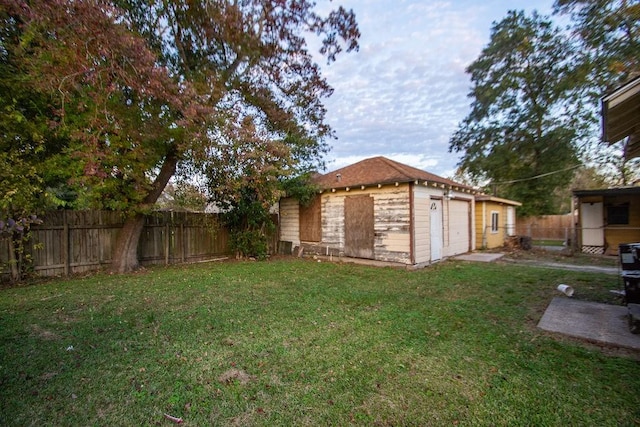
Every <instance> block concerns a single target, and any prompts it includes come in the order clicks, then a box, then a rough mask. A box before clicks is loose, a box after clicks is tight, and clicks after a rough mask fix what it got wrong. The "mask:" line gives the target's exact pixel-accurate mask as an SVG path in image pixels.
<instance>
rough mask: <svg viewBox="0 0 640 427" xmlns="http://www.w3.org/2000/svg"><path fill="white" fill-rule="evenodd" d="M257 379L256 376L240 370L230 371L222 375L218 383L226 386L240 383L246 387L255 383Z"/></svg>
mask: <svg viewBox="0 0 640 427" xmlns="http://www.w3.org/2000/svg"><path fill="white" fill-rule="evenodd" d="M255 379H256V377H255V376H253V375H249V374H247V373H246V372H245V371H243V370H240V369H229V370H228V371H226V372H224V373H223V374H222V375H220V376H219V377H218V381H220V382H221V383H224V384H233V383H238V384H241V385H245V384H248V383H250V382H251V381H254V380H255Z"/></svg>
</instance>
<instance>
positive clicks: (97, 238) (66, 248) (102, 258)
mask: <svg viewBox="0 0 640 427" xmlns="http://www.w3.org/2000/svg"><path fill="white" fill-rule="evenodd" d="M124 219H125V217H124V216H123V214H121V213H119V212H113V211H52V212H48V213H46V214H45V215H43V217H42V220H43V223H42V224H40V225H34V226H33V227H32V230H31V231H32V233H31V235H32V239H31V244H30V246H29V247H30V251H31V253H32V254H33V260H34V262H33V269H34V271H35V272H36V273H37V274H38V275H41V276H57V275H65V274H73V273H81V272H87V271H93V270H99V269H102V268H105V267H106V266H108V265H109V264H110V263H111V261H112V251H113V247H114V244H115V241H116V238H117V235H118V232H119V230H120V229H121V228H122V225H123V224H124ZM273 239H275V240H274V241H277V235H275V236H272V240H273ZM228 253H229V233H228V231H227V230H226V229H225V228H223V227H221V226H220V225H219V217H218V215H217V214H204V213H190V212H154V213H152V214H150V215H148V216H147V217H146V218H145V227H144V229H143V231H142V235H141V236H140V242H139V245H138V258H139V260H140V263H141V264H142V265H150V264H172V263H180V262H195V261H203V260H207V259H215V258H218V257H220V256H224V255H228ZM8 261H9V244H8V240H7V239H0V263H1V264H2V265H6V264H7V263H8ZM5 270H6V269H5ZM2 273H3V276H2V277H3V278H7V277H8V274H7V273H8V272H7V271H2Z"/></svg>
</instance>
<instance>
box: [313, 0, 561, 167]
mask: <svg viewBox="0 0 640 427" xmlns="http://www.w3.org/2000/svg"><path fill="white" fill-rule="evenodd" d="M551 4H552V2H551V0H549V1H545V2H542V1H541V0H530V1H527V2H525V1H523V0H514V1H511V2H509V5H508V6H507V5H505V2H504V1H502V0H487V1H485V2H482V3H478V2H477V1H475V0H460V1H435V2H425V1H419V0H413V1H411V0H402V1H398V0H395V1H392V0H380V1H375V0H343V1H336V2H331V3H330V4H329V7H336V5H343V6H344V7H345V8H347V9H353V10H354V12H355V13H356V19H357V21H358V24H359V26H360V31H361V33H362V37H361V40H360V51H359V52H357V53H349V54H345V55H341V56H339V57H338V60H337V62H335V63H333V64H331V65H329V66H325V65H324V63H323V62H322V61H321V60H320V61H319V62H320V63H322V64H323V72H324V75H325V76H326V77H327V79H328V80H329V82H330V84H331V85H332V86H333V87H334V88H335V92H334V94H333V96H332V97H331V98H330V99H328V100H327V101H326V106H327V109H328V113H327V118H328V122H329V124H330V125H331V126H332V127H333V128H334V130H335V131H336V133H337V136H338V140H337V141H332V146H333V149H332V150H331V152H330V153H329V155H328V156H327V160H329V162H328V163H329V164H328V167H329V169H330V170H333V169H337V168H339V167H342V166H346V165H347V164H350V163H353V162H355V161H358V160H362V159H364V158H367V157H373V156H377V155H382V156H386V157H389V158H392V159H394V160H397V161H399V162H402V163H406V164H409V165H411V166H414V167H419V168H421V169H425V170H429V171H430V172H432V173H435V174H438V175H441V176H451V175H452V174H453V172H454V171H455V167H456V163H457V162H458V156H457V155H455V154H452V153H449V152H448V141H449V138H450V136H451V134H452V133H453V132H454V131H455V129H456V127H457V124H458V123H459V122H460V121H461V120H462V119H463V118H464V117H465V116H466V114H467V112H468V108H469V103H470V99H469V98H468V97H467V93H468V92H469V88H470V81H469V77H468V76H467V75H466V74H465V68H466V67H467V66H468V65H469V64H470V63H471V62H472V61H473V60H474V59H476V58H477V56H478V55H479V53H480V51H481V50H482V48H483V47H484V46H485V45H486V44H487V43H488V41H489V34H490V28H491V24H492V22H493V21H499V20H500V19H502V18H503V17H504V16H506V13H507V10H508V9H526V10H527V11H531V10H532V9H533V8H538V9H539V10H540V9H541V10H542V12H544V13H547V12H548V11H549V9H550V7H551ZM323 7H324V5H323Z"/></svg>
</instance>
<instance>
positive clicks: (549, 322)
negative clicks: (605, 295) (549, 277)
mask: <svg viewBox="0 0 640 427" xmlns="http://www.w3.org/2000/svg"><path fill="white" fill-rule="evenodd" d="M538 327H539V328H540V329H543V330H545V331H549V332H557V333H560V334H564V335H569V336H572V337H576V338H582V339H585V340H587V341H591V342H597V343H603V344H607V345H612V346H616V347H624V348H630V349H635V350H640V335H635V334H632V333H631V331H630V330H629V311H628V309H627V307H626V306H621V305H611V304H601V303H596V302H590V301H579V300H574V299H571V298H566V297H556V298H554V299H553V300H552V301H551V304H549V307H547V310H546V311H545V313H544V315H543V316H542V318H541V319H540V322H539V323H538Z"/></svg>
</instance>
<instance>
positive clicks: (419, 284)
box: [0, 259, 640, 426]
mask: <svg viewBox="0 0 640 427" xmlns="http://www.w3.org/2000/svg"><path fill="white" fill-rule="evenodd" d="M558 283H567V284H571V285H572V286H573V287H574V288H575V289H576V297H578V298H587V299H591V300H600V301H610V302H612V301H611V298H612V297H611V296H610V293H609V292H608V290H609V289H612V288H617V287H619V284H618V283H617V278H616V277H613V276H605V275H597V274H585V273H580V272H570V271H560V270H550V269H540V268H534V267H523V266H520V265H512V264H472V263H462V262H443V263H441V264H439V265H436V266H434V267H432V268H428V269H424V270H421V271H415V272H408V271H404V270H397V269H391V268H374V267H367V266H360V265H349V264H330V263H324V262H323V263H318V262H312V261H305V260H298V259H287V260H274V261H271V262H253V263H233V262H230V263H209V264H200V265H194V266H189V267H174V268H158V269H152V270H147V271H145V272H143V273H139V274H135V275H130V276H110V275H106V274H101V275H95V276H90V277H86V278H76V279H70V280H57V281H51V282H46V283H41V284H38V285H31V286H22V287H16V288H8V289H3V290H1V291H0V393H1V396H0V424H1V425H3V426H8V425H20V426H24V425H37V426H43V425H56V426H65V425H68V426H78V425H109V426H113V425H172V422H171V421H170V420H168V419H166V418H165V417H164V414H165V413H166V414H171V415H173V416H175V417H181V418H182V419H183V420H184V423H183V424H182V425H187V426H205V425H243V426H244V425H265V426H266V425H348V424H356V425H461V426H462V425H478V426H485V425H499V426H501V425H509V426H514V425H515V426H517V425H539V426H556V425H598V426H607V425H610V426H619V425H638V424H640V410H639V408H640V375H639V372H638V370H639V369H640V364H639V362H638V361H637V359H636V358H635V357H632V356H633V355H629V354H627V355H621V354H611V352H607V351H602V350H601V349H599V348H597V347H590V346H586V345H583V344H582V343H580V342H577V341H573V340H569V339H562V338H559V337H553V336H550V335H548V334H546V333H544V332H542V331H541V330H538V329H537V328H536V324H537V322H538V320H539V319H540V316H541V315H542V313H543V312H544V309H545V308H546V306H547V304H548V303H549V301H550V300H551V299H552V298H553V297H555V296H558V295H559V294H558V293H557V291H556V290H555V287H556V285H557V284H558Z"/></svg>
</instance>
